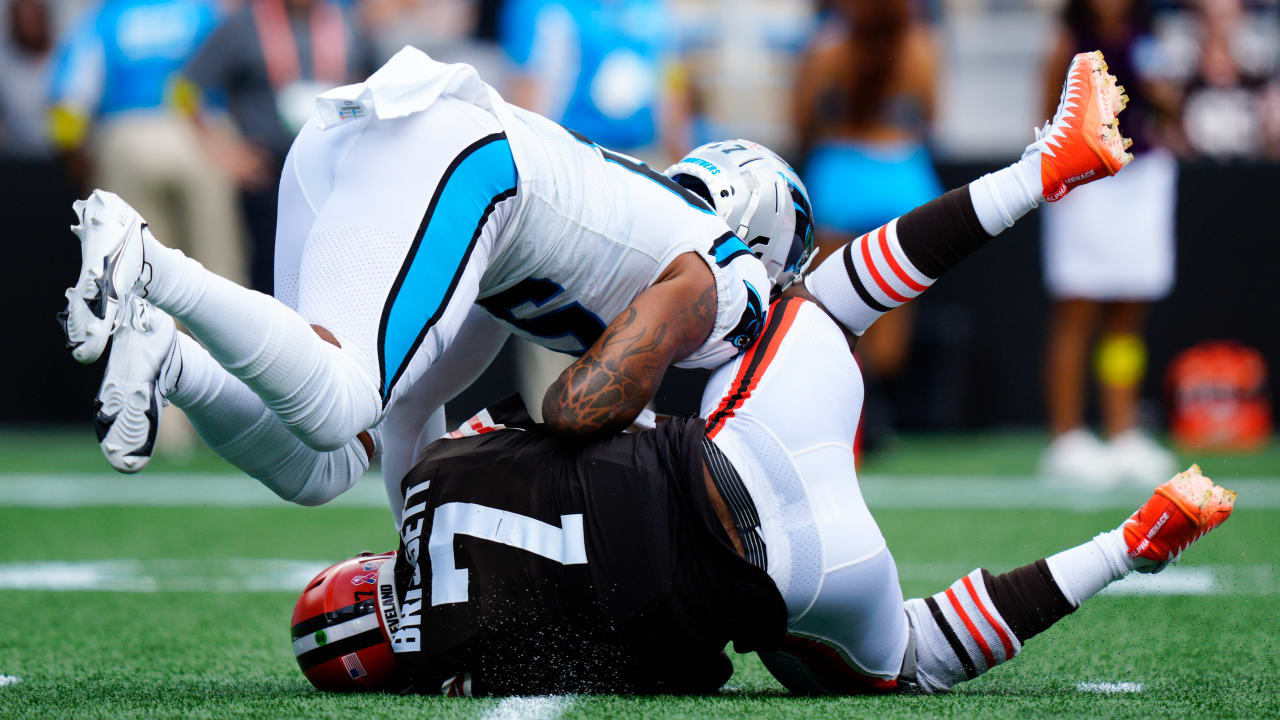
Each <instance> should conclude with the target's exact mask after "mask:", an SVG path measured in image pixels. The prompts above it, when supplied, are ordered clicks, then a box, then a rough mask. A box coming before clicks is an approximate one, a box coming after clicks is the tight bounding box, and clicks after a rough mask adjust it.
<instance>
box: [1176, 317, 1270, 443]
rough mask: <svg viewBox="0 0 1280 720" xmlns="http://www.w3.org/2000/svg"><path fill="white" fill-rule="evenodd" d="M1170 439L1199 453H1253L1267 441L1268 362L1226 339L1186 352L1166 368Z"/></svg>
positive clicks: (1268, 435) (1268, 425)
mask: <svg viewBox="0 0 1280 720" xmlns="http://www.w3.org/2000/svg"><path fill="white" fill-rule="evenodd" d="M1168 382H1169V394H1170V396H1171V400H1172V413H1171V422H1170V425H1171V429H1172V431H1173V437H1174V440H1176V441H1177V442H1178V443H1179V444H1181V445H1184V446H1186V447H1192V448H1197V449H1221V450H1257V449H1259V448H1261V447H1262V446H1263V445H1265V444H1266V443H1267V442H1268V441H1269V440H1270V439H1271V430H1272V422H1271V393H1270V387H1269V385H1268V381H1267V364H1266V362H1265V361H1264V360H1263V358H1262V353H1259V352H1258V351H1257V350H1254V349H1253V348H1250V347H1246V346H1244V345H1240V344H1239V343H1234V342H1230V341H1225V340H1214V341H1210V342H1205V343H1201V344H1199V345H1196V346H1195V347H1192V348H1190V349H1188V350H1184V351H1183V352H1182V353H1180V354H1179V355H1178V356H1177V357H1175V358H1174V359H1173V362H1172V363H1171V364H1170V366H1169V376H1168Z"/></svg>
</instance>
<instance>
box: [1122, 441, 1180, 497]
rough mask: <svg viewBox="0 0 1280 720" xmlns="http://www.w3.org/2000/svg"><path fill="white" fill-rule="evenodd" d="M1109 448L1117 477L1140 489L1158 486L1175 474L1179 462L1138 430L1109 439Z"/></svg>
mask: <svg viewBox="0 0 1280 720" xmlns="http://www.w3.org/2000/svg"><path fill="white" fill-rule="evenodd" d="M1108 448H1109V449H1110V451H1111V458H1112V462H1114V463H1115V465H1116V472H1117V473H1118V474H1119V476H1120V477H1121V478H1122V479H1123V480H1127V481H1129V482H1130V483H1133V484H1135V485H1138V486H1139V487H1144V488H1149V487H1151V486H1152V485H1156V484H1159V483H1160V482H1161V481H1162V480H1164V479H1165V478H1168V477H1170V476H1171V475H1173V474H1174V473H1176V472H1177V471H1178V458H1177V457H1176V456H1175V455H1174V454H1173V453H1171V452H1169V450H1167V449H1165V448H1163V447H1161V446H1160V444H1159V443H1157V442H1156V441H1155V440H1153V439H1152V438H1151V436H1150V435H1147V434H1146V433H1144V432H1142V431H1141V430H1138V429H1131V430H1126V431H1125V432H1123V433H1120V434H1119V435H1117V436H1115V437H1114V438H1111V442H1109V443H1108Z"/></svg>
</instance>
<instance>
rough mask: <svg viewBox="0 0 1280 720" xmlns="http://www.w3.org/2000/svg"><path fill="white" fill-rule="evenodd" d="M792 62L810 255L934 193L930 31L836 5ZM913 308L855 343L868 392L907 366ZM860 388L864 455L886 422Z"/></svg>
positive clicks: (893, 7)
mask: <svg viewBox="0 0 1280 720" xmlns="http://www.w3.org/2000/svg"><path fill="white" fill-rule="evenodd" d="M828 15H829V16H828V18H827V20H826V22H824V23H823V25H822V26H821V27H820V29H819V30H818V33H817V34H816V36H815V37H814V39H813V41H812V43H811V44H810V47H809V48H808V50H807V51H806V52H805V56H804V58H803V60H802V61H801V64H800V68H799V75H798V77H797V81H796V90H795V95H794V109H793V118H794V123H795V131H796V134H797V136H798V138H799V141H800V147H801V151H802V153H803V157H804V158H805V160H804V165H803V172H804V181H805V184H806V185H807V187H808V189H809V194H810V197H811V198H812V200H813V211H814V220H815V226H816V228H817V241H818V245H819V257H823V256H825V255H827V254H829V253H831V252H832V251H833V250H834V249H836V248H838V247H840V246H841V245H842V244H844V243H846V242H848V241H849V239H850V238H851V237H853V236H856V235H859V234H862V233H865V232H869V231H871V230H874V229H875V228H877V227H879V226H880V225H883V224H884V223H887V222H889V221H890V220H892V219H893V218H895V217H897V216H899V215H902V214H903V213H906V212H907V211H909V210H911V209H912V208H914V207H916V206H918V205H922V204H924V203H925V202H928V201H929V200H932V199H933V198H935V197H937V196H938V195H941V194H942V192H943V188H942V185H941V183H939V181H938V178H937V176H936V175H935V174H934V170H933V164H932V161H931V160H930V157H929V152H928V150H927V149H926V147H925V136H926V134H927V133H928V130H929V124H930V122H931V121H932V119H933V114H934V106H935V98H936V95H937V70H938V68H937V64H938V59H937V58H938V52H937V48H936V47H935V42H934V38H933V30H932V28H931V27H930V26H929V25H928V24H926V23H925V22H923V21H922V20H920V19H918V18H917V17H916V16H915V11H914V8H913V4H912V3H911V2H910V0H835V2H832V3H830V12H829V14H828ZM913 312H914V306H913V305H907V306H905V307H902V308H899V309H896V310H894V311H893V312H890V313H888V314H887V315H885V316H884V317H882V318H881V319H880V320H878V321H877V322H876V324H875V325H874V326H873V327H872V328H871V329H869V330H868V331H867V333H866V335H865V336H864V337H863V338H862V339H861V340H860V341H859V342H858V356H859V358H861V359H862V364H863V369H864V371H866V373H867V375H868V379H869V381H870V382H871V384H872V385H873V386H874V385H875V384H876V383H877V382H878V381H881V380H887V379H889V378H891V377H893V376H894V375H896V374H898V373H899V372H900V371H901V370H902V368H903V365H904V363H905V361H906V356H907V350H908V346H909V343H910V334H911V328H912V322H911V320H912V313H913ZM877 397H878V393H877V392H876V391H875V388H874V387H871V388H869V390H868V406H869V407H870V408H871V409H870V412H868V422H867V423H866V424H865V425H866V427H867V430H868V433H869V434H868V435H867V440H868V443H869V447H874V445H875V441H876V435H878V434H879V432H878V431H877V428H880V427H883V423H885V422H886V421H887V418H885V417H874V416H876V415H883V414H884V413H883V410H884V408H881V410H882V412H881V413H877V412H876V409H877V406H878V405H880V404H881V403H879V402H878V401H877Z"/></svg>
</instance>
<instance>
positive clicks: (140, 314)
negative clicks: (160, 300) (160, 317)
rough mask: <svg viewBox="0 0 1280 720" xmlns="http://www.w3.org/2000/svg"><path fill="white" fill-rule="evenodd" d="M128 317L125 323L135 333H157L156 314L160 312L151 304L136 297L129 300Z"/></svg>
mask: <svg viewBox="0 0 1280 720" xmlns="http://www.w3.org/2000/svg"><path fill="white" fill-rule="evenodd" d="M127 312H128V316H127V317H126V318H125V323H126V324H127V325H128V326H129V327H130V328H132V329H133V330H134V331H135V332H137V333H140V334H142V335H151V334H152V333H154V332H155V329H156V327H155V314H156V313H158V312H160V311H159V310H158V309H156V308H155V307H154V306H153V305H152V304H151V303H149V302H147V301H146V300H143V299H142V298H140V297H138V296H136V295H134V296H131V297H130V298H129V306H128V311H127Z"/></svg>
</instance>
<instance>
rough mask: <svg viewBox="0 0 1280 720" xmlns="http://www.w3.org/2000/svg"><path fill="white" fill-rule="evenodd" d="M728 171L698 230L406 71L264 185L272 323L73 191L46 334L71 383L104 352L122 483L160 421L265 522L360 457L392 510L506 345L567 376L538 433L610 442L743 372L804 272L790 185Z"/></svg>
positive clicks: (347, 99)
mask: <svg viewBox="0 0 1280 720" xmlns="http://www.w3.org/2000/svg"><path fill="white" fill-rule="evenodd" d="M724 151H725V152H731V153H734V157H735V159H737V160H738V161H739V162H741V163H744V164H745V163H749V164H750V167H744V169H743V173H745V174H746V175H747V176H750V177H752V178H753V183H754V184H753V194H752V197H751V198H750V199H751V204H750V207H746V206H743V205H738V206H735V205H734V204H733V203H732V202H722V203H720V206H721V208H722V210H721V212H719V213H717V211H716V210H714V209H713V208H712V207H711V206H709V205H708V204H707V202H706V201H705V200H704V199H701V198H699V197H697V196H696V195H695V194H694V193H692V192H690V191H689V190H687V189H686V188H684V187H682V186H681V185H679V184H678V183H676V182H674V181H672V180H670V179H668V178H667V177H665V176H664V175H662V174H660V173H657V172H654V171H652V170H650V169H649V168H648V167H646V166H645V165H643V164H641V163H639V162H637V161H636V160H634V159H632V158H629V157H626V156H623V155H619V154H617V153H613V152H610V151H608V150H606V149H604V148H601V147H598V146H596V145H594V144H593V143H591V142H590V141H589V140H587V139H585V138H582V137H580V136H577V135H574V134H572V133H570V132H568V131H566V130H565V129H564V128H562V127H560V126H559V125H556V124H555V123H552V122H550V121H548V120H546V119H545V118H543V117H541V116H538V115H536V114H534V113H530V112H526V111H523V110H521V109H519V108H516V107H514V106H511V105H508V104H507V103H505V102H504V101H503V100H502V99H501V98H500V97H499V96H498V95H497V93H495V92H494V91H493V90H492V89H491V88H490V87H489V86H487V85H485V84H484V83H483V82H482V81H481V80H480V78H479V77H478V76H477V75H476V73H475V71H474V69H472V68H471V67H470V66H467V65H445V64H442V63H438V62H435V61H433V60H431V59H430V58H428V57H427V56H426V55H425V54H423V53H421V52H419V51H417V50H413V49H411V48H406V49H405V50H403V51H401V52H400V53H399V54H397V55H396V56H395V57H394V58H392V59H391V60H390V61H389V62H388V63H387V64H386V65H385V66H384V67H383V68H382V69H380V70H379V71H378V72H377V73H375V74H374V75H373V76H371V77H370V78H369V79H368V80H367V81H366V82H364V83H361V84H357V85H352V86H347V87H343V88H338V89H336V90H333V91H330V92H328V93H325V94H323V95H321V96H320V97H319V98H318V99H317V114H316V116H315V117H314V118H313V119H312V120H311V121H310V122H309V123H308V124H307V126H306V127H305V128H304V129H303V130H302V132H301V133H300V134H299V136H298V138H297V140H296V141H295V143H294V146H293V148H292V150H291V151H290V154H289V157H288V159H287V161H286V164H285V167H284V171H283V174H282V177H281V184H280V211H279V221H278V229H277V238H276V243H277V244H276V267H275V278H276V280H275V297H274V298H271V297H267V296H265V295H262V294H259V293H255V292H253V291H250V290H247V289H245V288H242V287H239V286H237V285H235V284H233V283H231V282H229V281H227V280H225V279H223V278H221V277H218V276H217V275H215V274H213V273H210V272H208V271H207V270H205V269H204V268H203V267H201V266H200V265H199V263H197V262H195V261H194V260H191V259H189V258H187V257H185V256H184V255H183V254H182V253H180V252H178V251H176V250H173V249H170V248H168V247H165V246H164V245H162V244H161V243H160V242H159V241H158V240H157V239H156V238H155V237H154V236H153V235H152V234H151V232H150V231H149V230H148V229H147V226H146V223H145V221H144V220H143V219H142V218H141V217H139V216H138V214H137V213H136V212H135V211H133V209H132V208H130V207H129V206H128V205H127V204H126V203H125V202H124V201H123V200H121V199H120V198H118V197H116V196H114V195H112V194H111V193H108V192H103V191H95V192H94V194H93V195H92V196H91V197H90V198H89V199H88V200H86V201H81V202H77V203H76V205H75V209H76V212H77V213H78V215H79V216H80V224H79V225H78V226H77V227H75V228H73V229H74V230H75V231H76V233H77V234H78V235H79V236H80V239H81V243H82V253H83V262H82V267H81V274H80V277H79V279H78V281H77V283H76V285H75V286H74V287H72V288H70V289H69V290H68V291H67V299H68V306H67V310H66V312H65V313H63V314H62V315H61V321H62V323H63V326H64V328H65V330H66V333H67V338H68V344H69V346H70V347H71V348H72V352H73V354H74V356H75V357H76V358H77V359H78V360H80V361H81V362H92V361H93V360H95V359H96V358H97V357H98V356H99V355H100V354H101V353H102V352H103V349H104V347H105V345H106V342H107V339H108V337H109V336H111V335H112V334H115V335H116V340H115V344H114V345H113V350H112V353H111V356H110V358H109V362H108V367H107V371H106V374H105V377H104V381H103V384H102V387H101V389H100V390H99V395H98V400H97V406H98V410H97V428H98V436H99V441H100V443H101V445H102V448H103V451H104V454H105V455H106V456H107V458H108V460H109V461H110V462H111V464H112V465H113V466H114V467H115V468H116V469H118V470H121V471H124V472H134V471H136V470H138V469H140V468H141V467H142V466H143V465H144V464H145V463H146V462H147V460H148V458H149V456H150V453H151V448H152V441H153V439H154V433H155V427H156V418H157V416H158V414H159V411H160V408H161V406H162V405H163V403H164V402H166V401H167V402H172V403H174V404H176V405H178V406H179V407H182V408H183V409H184V410H185V411H186V413H187V415H188V417H190V418H191V420H192V422H193V424H194V425H195V426H196V428H197V430H198V431H199V432H200V434H201V436H202V437H203V438H204V440H205V441H206V442H207V443H208V444H209V445H210V447H212V448H213V449H214V450H216V451H217V452H218V453H220V454H221V455H222V456H224V457H225V458H226V459H228V460H229V461H231V462H232V463H233V464H235V465H236V466H237V467H240V468H241V469H243V470H244V471H245V472H247V473H248V474H250V475H252V476H253V477H256V478H258V479H259V480H261V481H262V482H263V483H264V484H265V485H267V486H268V487H269V488H271V489H272V490H273V491H274V492H276V493H277V494H279V495H280V496H281V497H282V498H284V499H286V500H290V501H293V502H297V503H301V504H318V503H322V502H325V501H327V500H329V499H331V498H332V497H334V496H336V495H337V494H339V493H341V492H342V491H344V490H345V489H347V488H348V487H350V485H351V484H352V483H354V482H355V481H356V480H357V479H358V478H359V477H360V475H361V474H362V473H363V472H364V471H365V470H366V469H367V468H368V466H369V462H370V460H371V458H372V457H373V456H374V455H375V454H376V453H377V452H378V451H379V450H381V452H382V462H383V469H384V474H385V477H386V482H387V488H388V492H389V493H391V495H392V496H393V497H394V495H395V494H397V493H398V482H399V478H400V477H401V476H402V475H403V474H404V472H405V471H407V470H408V468H409V467H410V465H411V464H412V462H413V459H414V458H415V456H416V454H417V453H418V452H419V451H420V450H421V449H422V448H423V447H424V446H425V445H426V444H427V443H429V442H431V441H432V440H434V439H436V438H437V437H439V436H440V435H441V434H443V432H444V419H443V412H442V410H441V408H442V406H443V404H444V402H445V401H447V400H448V399H449V398H451V397H452V396H453V395H454V394H456V393H457V392H458V391H459V390H461V389H462V388H464V387H465V386H466V385H468V384H470V382H471V381H473V380H474V379H475V378H476V377H477V376H478V375H479V373H480V372H481V371H482V370H483V369H484V368H485V366H486V365H487V364H488V363H489V361H490V360H491V359H492V357H493V356H494V354H496V352H497V351H498V349H499V348H500V347H501V345H502V343H503V341H504V339H505V338H506V336H507V334H508V333H509V332H514V333H517V334H519V335H521V336H523V337H525V338H528V339H530V340H533V341H535V342H538V343H540V344H543V345H545V346H547V347H549V348H552V349H554V350H559V351H562V352H566V353H570V354H574V355H577V356H579V359H578V361H577V362H575V363H574V364H573V365H572V366H570V367H569V368H568V369H567V370H566V371H565V372H564V373H563V374H562V375H561V376H560V378H559V379H558V380H557V381H556V382H555V383H554V384H553V385H552V387H551V389H550V390H549V391H548V393H547V395H546V397H545V399H544V402H543V414H544V418H545V420H546V422H547V423H548V424H549V425H550V426H551V427H553V428H555V429H556V430H557V431H558V432H560V433H563V434H566V435H571V436H576V437H579V438H581V437H589V436H593V435H602V434H607V433H610V432H616V431H618V430H621V429H623V428H626V427H627V426H629V425H630V424H632V422H633V421H634V420H636V418H637V417H638V416H639V415H640V414H641V412H642V410H643V409H644V407H645V404H646V403H647V402H648V401H649V400H650V398H651V397H652V395H653V393H654V391H655V390H656V388H657V386H658V384H659V382H660V380H661V378H662V376H663V373H664V372H665V370H666V368H667V367H668V366H670V365H671V364H677V365H681V366H693V367H715V366H717V365H720V364H722V363H724V362H725V361H726V360H728V359H731V358H733V357H734V356H736V355H738V354H740V353H742V352H743V351H744V350H745V349H746V348H747V347H749V346H750V345H751V344H752V343H753V342H754V340H755V338H756V335H757V334H758V333H759V331H760V327H761V326H762V323H763V319H764V312H765V308H766V307H767V304H768V302H769V299H770V295H771V291H772V289H773V286H774V284H775V283H779V284H782V283H786V282H787V280H788V279H789V278H790V277H791V275H793V274H794V272H795V271H796V269H798V267H799V265H800V264H801V263H802V262H803V261H804V259H805V257H806V256H807V255H808V253H809V251H810V250H811V248H812V241H811V233H810V232H809V225H808V217H809V207H808V200H807V197H806V196H805V192H804V189H803V186H802V185H801V184H800V181H799V179H798V178H797V177H796V176H795V173H794V172H792V171H791V169H790V168H789V167H788V166H787V165H786V163H785V162H783V161H782V160H781V159H779V158H778V157H777V156H776V155H774V154H773V153H771V152H769V151H768V150H767V149H764V148H762V147H760V146H758V145H754V144H750V143H731V144H727V145H726V146H725V148H724ZM727 223H730V224H732V227H730V224H727ZM735 228H736V229H739V230H740V232H741V233H742V235H743V236H744V237H749V238H750V239H751V240H752V242H753V248H752V249H753V250H754V252H752V251H750V250H748V248H747V246H746V245H745V244H744V243H743V241H742V240H740V239H739V238H738V237H737V236H735V234H734V231H733V230H734V229H735ZM173 319H177V320H179V321H181V322H182V323H183V324H184V325H185V326H186V328H187V329H188V331H189V332H190V334H191V336H194V338H195V340H193V339H192V337H188V336H187V335H184V334H181V333H176V332H175V330H174V323H173ZM196 340H198V342H196ZM392 506H393V508H395V510H396V511H398V510H399V505H398V503H397V502H392Z"/></svg>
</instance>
